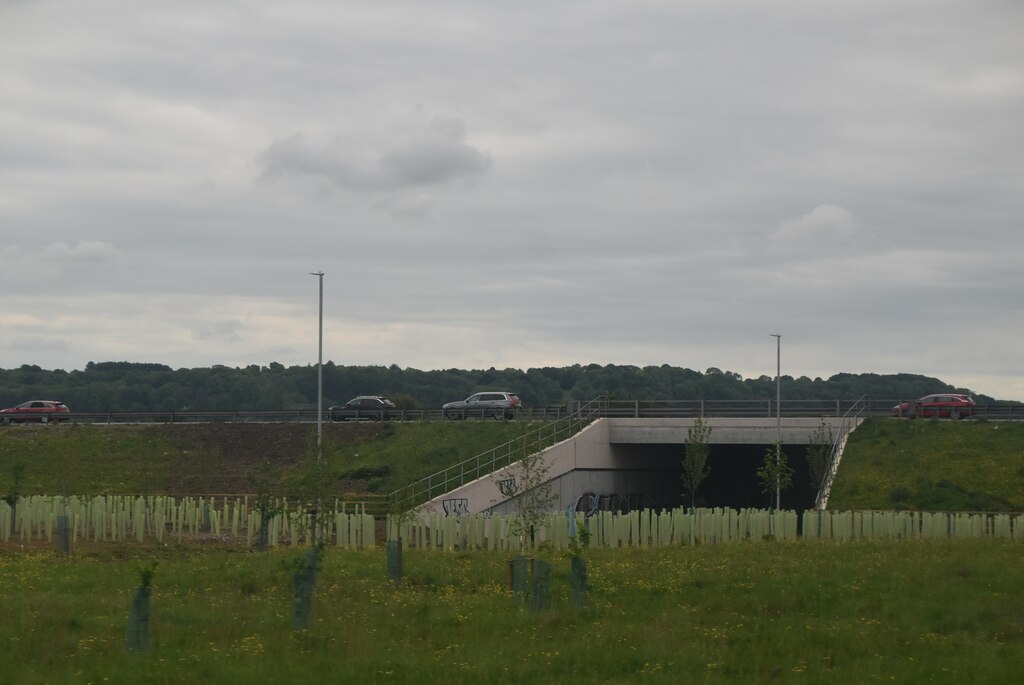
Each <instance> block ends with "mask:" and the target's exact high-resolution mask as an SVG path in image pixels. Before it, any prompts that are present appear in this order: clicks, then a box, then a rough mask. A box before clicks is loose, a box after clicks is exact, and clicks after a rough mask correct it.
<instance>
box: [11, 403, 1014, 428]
mask: <svg viewBox="0 0 1024 685" xmlns="http://www.w3.org/2000/svg"><path fill="white" fill-rule="evenodd" d="M903 401H906V400H903ZM900 402H901V400H898V399H871V398H867V397H862V398H860V399H858V400H852V401H851V400H782V401H781V402H780V403H778V404H776V402H775V400H774V399H768V400H610V399H605V398H601V399H598V400H592V401H590V402H587V403H586V404H585V405H584V404H582V403H580V402H575V401H572V402H569V403H567V404H562V405H551V406H541V407H520V408H519V409H517V410H516V411H515V413H514V414H512V415H510V416H509V417H508V418H509V419H510V420H521V421H522V420H525V421H561V420H563V419H565V418H566V417H569V416H572V415H573V414H575V413H576V411H577V410H578V408H579V407H581V406H587V407H589V408H590V410H591V411H594V412H598V413H599V415H600V416H602V417H607V418H696V417H703V418H706V417H736V418H757V417H765V418H774V417H775V416H776V415H777V414H778V415H779V416H782V417H787V418H796V417H815V416H836V417H841V416H843V415H844V414H846V413H847V412H848V411H849V410H850V409H851V408H852V407H854V406H858V405H859V408H860V409H861V410H862V411H863V413H864V415H865V416H890V415H891V412H892V407H894V406H896V405H898V404H900ZM973 417H974V418H976V419H988V420H993V421H1020V420H1024V405H1021V404H993V405H978V406H976V407H974V409H973ZM321 418H322V420H323V421H324V422H325V423H330V422H331V415H330V412H329V411H324V412H323V414H322V416H321ZM460 418H461V417H460ZM465 418H467V419H470V420H487V421H491V420H493V419H492V418H490V417H484V416H478V415H475V414H472V413H469V414H467V415H466V416H465ZM40 419H41V416H40V414H37V413H8V414H4V415H3V416H2V417H0V420H2V421H3V422H4V423H8V422H20V421H24V422H26V423H28V422H38V421H40ZM48 419H49V421H51V422H58V421H59V422H65V421H72V422H75V423H111V424H113V423H195V422H209V423H216V422H221V423H315V422H316V419H317V412H316V409H288V410H277V411H223V410H216V411H147V412H71V413H69V414H53V415H50V416H49V417H48ZM349 419H354V420H360V421H380V420H387V421H445V420H449V419H446V418H445V416H444V414H443V413H442V411H441V410H440V409H389V410H386V411H385V412H377V411H374V412H367V413H365V414H360V415H358V416H349V417H346V420H349Z"/></svg>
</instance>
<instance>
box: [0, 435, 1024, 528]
mask: <svg viewBox="0 0 1024 685" xmlns="http://www.w3.org/2000/svg"><path fill="white" fill-rule="evenodd" d="M539 425H540V424H529V423H524V422H506V423H498V422H490V421H467V422H459V423H452V422H442V423H406V424H402V423H395V424H391V423H388V424H384V425H380V424H369V423H360V424H327V425H325V426H324V463H325V479H324V481H325V483H326V486H325V492H326V493H327V494H328V495H329V496H342V495H347V494H351V493H379V494H384V493H387V492H390V491H391V490H393V489H396V488H399V487H401V486H403V485H406V484H408V483H409V482H411V481H413V480H415V479H417V478H421V477H424V476H427V475H429V474H432V473H435V472H437V471H438V470H440V469H442V468H445V467H447V466H450V465H452V464H455V463H457V462H459V461H461V460H463V459H468V458H471V457H474V456H476V455H478V454H480V453H482V452H484V451H485V450H487V449H489V448H491V447H494V446H497V445H499V444H501V443H503V442H506V441H508V440H510V439H513V438H515V437H517V436H518V435H521V434H522V433H524V432H526V431H528V430H532V429H534V428H536V427H538V426H539ZM315 439H316V436H315V428H314V427H313V426H310V425H308V424H307V425H300V424H276V425H274V424H183V425H153V426H96V425H81V426H28V425H25V426H9V427H5V428H0V495H3V494H8V493H11V492H13V491H14V490H15V487H14V485H15V484H14V480H15V474H16V472H20V484H19V485H18V487H17V490H18V492H19V493H20V494H60V493H63V492H67V493H69V494H77V495H93V494H100V493H107V494H147V493H150V494H170V495H193V496H194V495H202V494H211V493H217V494H238V493H252V492H254V491H256V490H257V489H261V490H264V491H268V492H270V493H272V494H302V493H304V492H308V491H310V489H311V486H310V484H309V483H310V479H311V476H312V465H313V464H314V462H315V457H314V455H315ZM681 453H682V451H681V450H680V454H681ZM829 506H830V508H832V509H894V508H897V509H919V510H930V511H1024V422H1021V423H1009V422H995V421H958V422H952V421H935V420H914V421H908V420H895V419H888V418H877V419H871V420H869V421H867V422H865V423H864V425H862V426H861V427H860V428H859V429H857V431H855V432H854V434H853V436H852V437H851V439H850V442H849V444H848V446H847V449H846V454H845V456H844V458H843V463H842V467H841V468H840V471H839V475H838V477H837V479H836V482H835V484H834V487H833V490H832V497H831V499H830V502H829Z"/></svg>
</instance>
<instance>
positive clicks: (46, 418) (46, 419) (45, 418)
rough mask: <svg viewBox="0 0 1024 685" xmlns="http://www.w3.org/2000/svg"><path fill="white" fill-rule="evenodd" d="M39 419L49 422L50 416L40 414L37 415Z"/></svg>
mask: <svg viewBox="0 0 1024 685" xmlns="http://www.w3.org/2000/svg"><path fill="white" fill-rule="evenodd" d="M39 421H40V422H41V423H49V422H50V417H49V416H40V417H39Z"/></svg>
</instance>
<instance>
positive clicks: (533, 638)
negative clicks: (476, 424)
mask: <svg viewBox="0 0 1024 685" xmlns="http://www.w3.org/2000/svg"><path fill="white" fill-rule="evenodd" d="M300 553H301V550H277V551H274V552H270V553H266V554H258V553H253V552H244V551H237V550H226V549H214V548H206V549H199V548H194V547H193V548H187V547H181V548H178V547H142V546H134V545H132V546H113V547H112V546H111V545H110V544H108V545H105V546H102V547H98V548H94V549H90V548H88V547H79V548H76V550H75V551H74V553H73V555H72V556H71V557H70V558H67V559H59V558H56V557H54V556H53V555H52V554H51V553H50V552H42V551H33V550H20V549H17V548H15V546H13V545H8V546H7V547H6V548H0V606H2V607H3V608H4V611H3V617H4V618H3V621H0V645H2V649H0V681H2V682H4V683H101V682H110V683H196V682H207V683H473V684H474V685H475V684H479V683H570V682H571V683H692V682H696V683H732V682H737V683H762V682H780V683H844V684H845V683H871V682H887V683H915V684H916V683H922V682H929V683H950V684H953V683H956V684H960V683H1015V682H1019V674H1020V673H1021V672H1024V595H1022V593H1021V591H1020V588H1021V587H1022V584H1024V565H1022V564H1021V563H1020V562H1021V558H1022V550H1021V547H1020V544H1019V543H1011V542H993V541H972V540H962V541H949V542H934V541H932V542H927V543H918V542H888V543H850V544H836V543H817V542H798V543H770V544H745V543H735V544H723V545H717V546H716V545H704V546H697V547H680V548H668V549H647V550H635V549H619V550H592V551H588V552H585V556H586V558H587V562H588V570H589V581H590V582H589V585H590V593H589V606H588V607H586V608H582V609H577V608H573V607H572V605H571V603H570V601H569V588H568V585H569V579H568V560H567V559H565V558H564V557H560V556H557V555H556V554H554V553H553V552H545V551H540V552H538V554H537V556H538V557H539V558H546V559H548V560H549V561H552V562H553V563H554V564H555V574H554V578H553V583H552V593H551V606H550V608H549V609H548V610H546V611H542V612H535V611H531V610H530V609H528V608H526V607H524V606H523V605H522V603H521V602H519V601H518V600H517V599H516V598H515V597H514V596H513V595H512V594H511V593H510V591H509V589H508V587H507V560H508V557H507V555H504V554H499V553H468V554H455V553H443V552H426V551H423V552H415V551H409V552H407V553H406V555H405V578H404V579H403V581H402V582H401V584H399V585H397V586H396V585H395V584H394V583H392V582H391V581H389V580H388V579H387V576H386V573H385V555H384V552H383V551H382V550H380V549H376V550H369V551H365V552H353V551H342V550H327V551H326V552H325V553H324V557H323V560H322V564H321V569H320V573H319V577H318V580H317V586H316V590H315V593H314V599H313V614H312V620H311V625H310V627H309V628H308V629H306V630H302V631H293V630H292V628H291V616H292V604H291V602H292V600H291V591H290V587H291V575H292V572H293V570H294V569H295V567H296V564H297V561H298V559H299V555H300ZM154 564H155V567H154V566H153V565H154ZM143 568H155V575H154V578H153V617H152V644H151V648H150V650H149V651H147V652H144V653H129V652H127V651H126V649H125V630H126V625H127V615H128V606H129V602H130V598H131V593H132V591H133V589H134V588H135V586H136V585H137V584H138V583H139V577H140V569H143Z"/></svg>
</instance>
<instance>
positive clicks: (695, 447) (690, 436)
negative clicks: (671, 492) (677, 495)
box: [683, 419, 711, 507]
mask: <svg viewBox="0 0 1024 685" xmlns="http://www.w3.org/2000/svg"><path fill="white" fill-rule="evenodd" d="M710 435H711V427H710V426H708V425H707V423H706V422H705V421H704V419H697V420H696V421H694V422H693V426H691V427H690V429H689V430H688V431H686V448H685V451H684V452H683V493H684V494H688V495H690V506H691V507H693V506H694V502H696V499H697V490H699V489H700V486H701V483H703V482H704V479H706V478H707V477H708V474H710V473H711V467H710V466H709V465H708V459H709V458H710V456H711V448H710V447H709V446H708V436H710Z"/></svg>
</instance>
